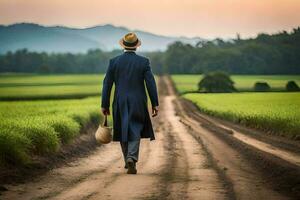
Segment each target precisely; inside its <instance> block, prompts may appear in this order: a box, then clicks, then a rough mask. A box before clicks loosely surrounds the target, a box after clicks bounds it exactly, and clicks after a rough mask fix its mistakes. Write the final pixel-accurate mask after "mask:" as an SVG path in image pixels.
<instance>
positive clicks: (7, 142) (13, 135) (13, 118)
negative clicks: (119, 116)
mask: <svg viewBox="0 0 300 200" xmlns="http://www.w3.org/2000/svg"><path fill="white" fill-rule="evenodd" d="M99 105H100V98H99V97H90V98H86V99H82V100H41V101H13V102H7V101H5V102H0V161H1V163H15V164H26V163H29V162H30V157H31V155H34V154H37V155H45V154H48V153H54V152H56V151H58V150H59V147H60V146H61V145H62V144H65V143H68V142H70V141H71V140H72V139H73V138H74V137H76V136H77V135H78V134H79V133H80V130H81V129H82V128H84V127H85V126H86V125H87V124H88V123H94V124H96V123H99V120H100V106H99Z"/></svg>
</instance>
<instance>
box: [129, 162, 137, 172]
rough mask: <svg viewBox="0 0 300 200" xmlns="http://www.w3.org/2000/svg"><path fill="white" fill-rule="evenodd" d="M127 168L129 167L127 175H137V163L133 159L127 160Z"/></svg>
mask: <svg viewBox="0 0 300 200" xmlns="http://www.w3.org/2000/svg"><path fill="white" fill-rule="evenodd" d="M127 166H128V170H127V174H136V173H137V170H136V167H135V162H134V160H133V159H132V158H128V159H127Z"/></svg>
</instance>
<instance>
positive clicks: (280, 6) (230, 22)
mask: <svg viewBox="0 0 300 200" xmlns="http://www.w3.org/2000/svg"><path fill="white" fill-rule="evenodd" d="M299 10H300V1H299V0H242V1H241V0H185V1H182V0H151V1H147V0H145V1H141V0H126V1H124V0H110V1H102V0H43V1H41V0H26V1H24V0H1V1H0V13H1V14H0V15H1V17H0V23H1V24H12V23H19V22H34V23H40V24H43V25H65V26H71V27H88V26H93V25H98V24H108V23H111V24H114V25H118V26H125V27H128V28H130V29H140V30H145V31H149V32H153V33H157V34H163V35H174V36H180V35H184V36H201V37H206V38H214V37H223V38H226V37H234V36H235V35H236V33H240V34H241V36H242V37H251V36H255V35H256V34H257V33H259V32H266V33H274V32H278V31H281V30H291V29H292V28H294V27H297V26H299V24H300V12H299Z"/></svg>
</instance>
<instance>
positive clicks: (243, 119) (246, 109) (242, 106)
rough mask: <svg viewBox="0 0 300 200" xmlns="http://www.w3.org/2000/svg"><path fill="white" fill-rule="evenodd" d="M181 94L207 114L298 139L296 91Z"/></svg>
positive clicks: (299, 103)
mask: <svg viewBox="0 0 300 200" xmlns="http://www.w3.org/2000/svg"><path fill="white" fill-rule="evenodd" d="M183 96H184V98H187V99H189V100H191V101H192V102H194V103H195V104H196V105H197V106H198V107H199V109H200V110H201V111H203V112H205V113H207V114H210V115H214V116H217V117H221V118H225V119H228V120H230V121H233V122H236V123H240V124H243V125H246V126H249V127H254V128H257V129H260V130H263V131H265V132H270V133H272V134H277V135H281V136H285V137H288V138H292V139H298V140H299V139H300V131H299V130H300V112H299V111H300V93H297V92H291V93H283V92H276V93H273V92H270V93H255V92H253V93H233V94H232V93H231V94H200V93H198V94H196V93H190V94H185V95H183Z"/></svg>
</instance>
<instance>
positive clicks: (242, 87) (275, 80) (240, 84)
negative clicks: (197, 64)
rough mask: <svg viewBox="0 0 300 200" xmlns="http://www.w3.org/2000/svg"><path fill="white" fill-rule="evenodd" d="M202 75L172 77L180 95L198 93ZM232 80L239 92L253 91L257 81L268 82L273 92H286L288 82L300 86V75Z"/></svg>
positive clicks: (235, 76)
mask: <svg viewBox="0 0 300 200" xmlns="http://www.w3.org/2000/svg"><path fill="white" fill-rule="evenodd" d="M201 78H202V75H200V74H199V75H172V80H173V81H174V83H175V85H176V89H177V91H178V92H179V93H181V94H183V93H188V92H196V91H197V89H198V87H197V85H198V82H199V81H200V79H201ZM231 78H232V80H233V81H234V82H235V87H236V88H237V89H238V90H239V91H252V90H253V86H254V83H255V82H257V81H260V82H261V81H263V82H267V83H268V84H269V85H270V86H271V90H272V91H284V90H285V85H286V83H287V82H288V81H290V80H293V81H296V83H297V84H298V85H300V75H295V76H294V75H289V76H286V75H284V76H281V75H233V76H231Z"/></svg>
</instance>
